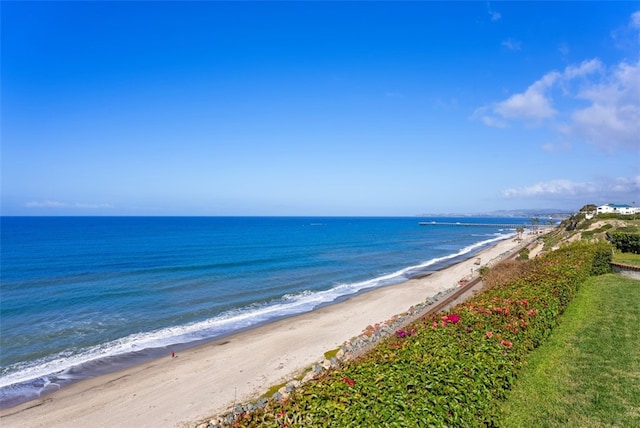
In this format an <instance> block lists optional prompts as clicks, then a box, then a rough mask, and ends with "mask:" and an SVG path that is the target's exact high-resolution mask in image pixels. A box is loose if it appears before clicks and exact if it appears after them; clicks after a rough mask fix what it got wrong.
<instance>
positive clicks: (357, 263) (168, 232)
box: [0, 217, 530, 408]
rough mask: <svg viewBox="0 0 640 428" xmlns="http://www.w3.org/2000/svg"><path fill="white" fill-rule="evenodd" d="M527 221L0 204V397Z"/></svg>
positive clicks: (422, 269)
mask: <svg viewBox="0 0 640 428" xmlns="http://www.w3.org/2000/svg"><path fill="white" fill-rule="evenodd" d="M419 222H424V223H425V225H420V224H419ZM527 224H530V220H529V219H525V218H490V217H461V218H452V217H434V218H424V217H402V218H387V217H384V218H373V217H356V218H351V217H327V218H315V217H2V218H1V229H0V232H1V256H2V257H1V288H0V408H6V407H10V406H13V405H15V404H19V403H21V402H25V401H28V400H31V399H34V398H37V397H39V396H41V395H43V394H45V393H47V392H51V391H54V390H57V389H59V388H61V387H64V386H65V385H68V384H70V383H72V382H74V381H77V380H80V379H84V378H87V377H91V376H96V375H99V374H102V373H107V372H111V371H114V370H118V369H121V368H125V367H128V366H131V365H132V364H136V363H139V362H143V361H145V360H149V359H151V358H158V357H162V356H166V355H168V354H170V353H171V352H172V351H177V350H180V349H184V348H185V347H187V346H193V345H194V344H199V343H202V342H203V341H207V340H212V339H216V338H220V337H222V336H225V335H228V334H231V333H234V332H237V331H240V330H243V329H247V328H251V327H254V326H257V325H261V324H264V323H266V322H269V321H273V320H276V319H281V318H284V317H289V316H292V315H295V314H300V313H303V312H307V311H311V310H313V309H314V308H318V307H320V306H323V305H328V304H331V303H335V302H337V301H340V300H344V299H345V298H348V297H349V296H352V295H354V294H357V293H360V292H362V291H364V290H368V289H372V288H376V287H381V286H388V285H392V284H396V283H399V282H402V281H405V280H407V279H409V278H412V277H415V276H419V275H424V274H428V273H429V272H432V271H434V270H437V269H441V268H443V267H445V266H446V265H449V264H452V263H455V262H457V261H459V260H461V259H463V258H467V257H471V256H473V255H474V254H475V253H476V252H478V251H480V250H482V249H483V248H485V247H486V246H488V245H491V244H493V243H495V242H496V241H498V240H501V239H506V238H508V237H511V236H513V235H514V234H515V228H516V227H517V226H526V225H527ZM363 327H364V326H363Z"/></svg>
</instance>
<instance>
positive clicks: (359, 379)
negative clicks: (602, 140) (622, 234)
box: [236, 243, 611, 427]
mask: <svg viewBox="0 0 640 428" xmlns="http://www.w3.org/2000/svg"><path fill="white" fill-rule="evenodd" d="M610 254H611V250H610V247H608V246H607V245H604V244H585V243H575V244H572V245H569V246H566V247H563V248H561V249H559V250H556V251H553V252H550V253H546V254H545V255H544V256H541V257H538V258H536V259H534V260H531V261H528V262H527V269H525V270H523V271H522V272H519V276H518V278H517V279H514V280H510V281H508V282H505V283H502V284H498V285H495V286H493V287H491V288H489V289H487V290H485V291H484V292H482V293H480V294H478V295H477V296H475V297H474V298H473V299H471V300H468V301H467V302H464V303H462V304H459V305H457V306H456V307H455V308H453V309H452V310H451V311H450V312H448V313H440V314H434V315H429V316H426V317H423V318H421V319H419V320H417V321H415V322H414V323H412V324H411V325H409V326H407V327H405V328H403V329H402V330H398V331H397V332H396V334H395V335H393V336H391V337H389V338H387V339H385V340H383V341H382V342H381V343H379V344H378V345H377V346H376V347H375V348H374V349H373V350H372V351H370V352H369V353H367V354H366V355H365V356H363V357H361V358H359V359H357V360H353V361H349V362H347V363H345V365H344V366H343V367H342V368H340V369H339V370H332V371H329V372H328V373H325V374H323V375H322V376H321V377H320V378H318V379H316V380H314V381H312V382H309V383H307V384H305V385H303V387H301V388H299V389H298V390H297V391H295V392H294V393H293V394H291V396H290V397H289V398H288V399H287V400H286V401H284V402H277V401H272V402H270V403H269V404H268V405H267V406H266V407H264V408H262V409H260V410H259V411H256V412H252V413H249V414H246V415H242V416H241V417H240V418H239V420H238V421H237V422H236V424H237V426H284V425H287V426H315V427H323V426H324V427H362V426H376V427H379V426H389V427H391V426H397V427H414V426H416V427H418V426H419V427H423V426H465V427H472V426H497V425H498V424H499V404H500V402H501V401H502V400H504V398H505V397H506V396H507V394H508V392H509V390H510V388H511V387H512V385H513V383H514V381H515V379H516V377H517V375H518V373H519V371H520V369H521V367H522V366H523V365H524V364H525V361H526V359H527V357H528V355H529V354H530V353H531V351H532V350H533V349H535V348H536V347H538V346H539V345H540V344H541V343H542V342H543V341H544V340H545V339H546V338H547V337H548V336H549V335H550V333H551V331H552V329H553V328H554V327H555V326H556V325H557V323H558V318H559V316H560V314H562V312H564V310H565V308H566V307H567V305H568V303H569V302H570V301H571V300H572V298H573V297H574V296H575V294H576V292H577V290H578V288H579V287H580V285H581V284H582V283H583V282H584V281H585V280H586V279H587V278H589V276H590V275H592V274H598V273H601V272H603V271H606V270H607V269H608V264H607V263H605V262H604V260H606V259H607V257H609V258H610Z"/></svg>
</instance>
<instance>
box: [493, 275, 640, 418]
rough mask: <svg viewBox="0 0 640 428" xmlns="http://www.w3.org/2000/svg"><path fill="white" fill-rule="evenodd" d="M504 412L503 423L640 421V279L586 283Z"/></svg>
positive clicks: (532, 358) (531, 359) (537, 353)
mask: <svg viewBox="0 0 640 428" xmlns="http://www.w3.org/2000/svg"><path fill="white" fill-rule="evenodd" d="M501 415H502V418H501V422H502V423H501V424H500V425H501V426H504V427H527V428H528V427H640V281H638V280H633V279H630V278H626V277H623V276H620V275H614V274H608V275H603V276H600V277H593V278H591V279H589V280H588V281H587V282H586V283H585V284H583V285H582V287H581V289H580V292H579V293H578V295H577V296H576V298H575V299H574V300H573V301H572V302H571V303H570V305H569V306H568V308H567V310H566V312H565V313H564V315H563V316H562V317H561V320H560V326H559V327H557V328H556V329H555V330H554V331H553V333H552V335H551V336H550V337H549V339H548V340H547V341H545V342H544V344H543V345H542V346H541V347H540V348H538V349H537V350H535V351H534V352H533V353H532V354H531V355H530V356H529V359H528V360H527V365H526V367H525V368H524V369H523V371H522V372H521V374H520V376H519V378H518V380H517V381H516V383H515V385H514V388H513V389H512V391H511V392H510V394H509V396H508V399H507V401H506V402H505V403H504V405H503V407H502V409H501Z"/></svg>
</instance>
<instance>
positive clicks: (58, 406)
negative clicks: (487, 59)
mask: <svg viewBox="0 0 640 428" xmlns="http://www.w3.org/2000/svg"><path fill="white" fill-rule="evenodd" d="M536 238H537V236H536V237H530V236H526V237H525V238H524V240H523V242H522V243H519V242H516V241H515V239H513V237H511V238H508V239H504V240H501V241H498V242H496V243H495V244H494V245H491V246H489V247H487V248H484V249H482V250H481V251H480V252H478V253H476V254H474V255H471V256H470V257H469V258H466V259H464V260H461V261H459V262H457V263H455V264H452V265H450V266H447V267H445V268H443V269H440V270H437V271H434V272H432V273H429V274H427V275H425V276H420V277H417V278H413V279H410V280H407V281H405V282H402V283H398V284H394V285H389V286H384V287H380V288H376V289H373V290H368V291H364V292H362V293H358V294H356V295H354V296H351V297H349V298H347V299H345V300H344V301H340V302H337V303H335V304H330V305H326V306H322V307H320V308H317V309H314V310H313V311H311V312H307V313H303V314H299V315H295V316H291V317H286V318H284V319H280V320H277V321H273V322H270V323H267V324H264V325H260V326H256V327H253V328H250V329H248V330H245V331H241V332H238V333H233V334H231V335H228V336H225V337H222V338H219V339H216V340H213V341H211V342H207V343H205V344H201V345H198V346H195V347H190V348H188V349H184V350H182V351H179V353H178V354H177V357H176V358H172V357H171V355H170V354H169V355H167V357H164V358H158V359H154V360H150V361H147V362H144V363H142V364H138V365H136V366H133V367H129V368H125V369H123V370H119V371H116V372H113V373H109V374H105V375H101V376H98V377H94V378H89V379H85V380H81V381H79V382H76V383H73V384H71V385H68V386H66V387H64V388H62V389H60V390H58V391H55V392H52V393H49V394H47V395H44V396H42V397H40V398H36V399H34V400H30V401H28V402H25V403H22V404H19V405H17V406H13V407H10V408H6V409H3V410H1V411H0V422H1V423H2V425H3V426H29V427H38V426H47V427H51V426H88V425H90V426H94V427H95V426H114V425H136V426H194V425H195V424H196V423H197V422H199V421H202V420H204V419H207V418H211V417H215V416H218V415H221V414H223V413H225V412H227V411H229V410H230V409H231V407H233V406H234V405H235V404H237V403H243V402H247V401H250V400H251V399H255V398H257V397H258V396H259V395H260V394H262V393H264V392H266V391H267V390H268V389H269V388H270V387H271V386H273V385H277V384H280V383H282V382H286V381H288V380H290V379H292V378H293V377H294V376H295V375H297V374H299V373H300V372H302V371H303V370H304V369H307V368H309V367H310V366H312V365H313V364H315V363H318V362H319V361H321V360H322V359H323V358H322V357H323V354H324V353H325V352H326V351H329V350H332V349H336V348H338V347H340V346H341V345H342V344H343V343H345V341H349V340H350V339H351V338H354V337H357V336H359V335H360V334H361V333H362V332H363V331H364V329H365V328H366V327H367V326H370V325H374V324H377V323H380V322H384V321H386V320H388V319H391V318H392V317H394V316H396V315H398V314H401V313H404V312H406V311H407V310H408V309H409V308H410V307H412V306H413V305H415V304H419V303H422V302H424V301H425V300H426V299H427V298H430V297H432V296H434V295H436V294H438V293H439V292H443V291H445V290H447V289H450V288H451V287H452V286H454V285H455V284H457V282H458V281H459V280H460V279H463V278H468V277H469V276H470V272H473V271H474V270H475V271H477V269H478V268H479V267H480V266H479V265H477V264H476V259H477V258H478V257H480V258H481V260H482V265H486V264H487V263H491V262H494V261H496V260H500V259H503V258H504V257H505V256H506V255H509V254H513V252H514V251H516V250H517V249H519V248H521V246H523V245H527V244H530V243H531V242H533V241H534V240H535V239H536Z"/></svg>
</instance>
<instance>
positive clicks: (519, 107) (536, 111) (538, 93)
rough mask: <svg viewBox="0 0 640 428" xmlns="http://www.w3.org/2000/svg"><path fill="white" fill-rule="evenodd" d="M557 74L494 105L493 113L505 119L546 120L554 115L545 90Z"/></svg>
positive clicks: (544, 78)
mask: <svg viewBox="0 0 640 428" xmlns="http://www.w3.org/2000/svg"><path fill="white" fill-rule="evenodd" d="M558 77H559V74H558V73H557V72H555V71H554V72H551V73H548V74H546V75H545V76H543V77H542V79H540V80H538V81H537V82H535V83H534V84H533V85H531V86H529V87H528V88H527V90H526V91H524V92H523V93H521V94H515V95H512V96H510V97H509V98H507V99H506V100H504V101H502V102H499V103H496V104H495V105H494V106H493V109H492V110H493V112H494V113H495V114H497V115H498V116H500V117H502V118H506V119H511V118H525V119H536V120H539V119H546V118H549V117H552V116H554V115H555V113H556V112H555V110H554V109H553V107H551V100H550V99H549V98H548V97H547V95H546V92H547V89H548V88H549V87H550V86H551V85H553V82H555V80H557V79H558Z"/></svg>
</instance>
